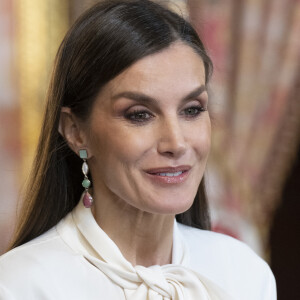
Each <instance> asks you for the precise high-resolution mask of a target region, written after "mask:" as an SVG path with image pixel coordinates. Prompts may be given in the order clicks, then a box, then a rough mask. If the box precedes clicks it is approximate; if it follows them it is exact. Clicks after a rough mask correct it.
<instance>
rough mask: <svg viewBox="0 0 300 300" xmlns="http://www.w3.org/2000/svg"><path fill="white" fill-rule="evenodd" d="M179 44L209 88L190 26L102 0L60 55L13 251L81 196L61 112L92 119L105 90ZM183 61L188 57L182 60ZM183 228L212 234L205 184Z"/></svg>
mask: <svg viewBox="0 0 300 300" xmlns="http://www.w3.org/2000/svg"><path fill="white" fill-rule="evenodd" d="M176 41H181V42H183V43H185V44H186V45H189V46H190V47H192V48H193V49H194V51H195V52H196V53H198V54H199V55H200V57H201V58H202V60H203V63H204V66H205V76H206V77H205V78H206V83H207V81H208V79H209V77H210V74H211V71H212V62H211V60H210V58H209V57H208V55H207V53H206V51H205V49H204V46H203V43H202V42H201V40H200V39H199V37H198V35H197V33H196V32H195V30H194V29H193V28H192V26H191V25H190V24H189V23H188V22H187V21H186V20H184V19H183V18H182V17H181V16H179V15H177V14H175V13H173V12H171V11H170V10H168V9H167V8H166V7H164V6H162V5H159V4H157V3H154V2H152V1H150V0H104V1H101V2H100V3H99V4H97V5H95V6H93V7H92V8H91V9H89V10H88V11H86V12H85V13H84V14H83V15H82V16H81V17H80V18H79V19H78V20H77V22H75V24H74V25H73V26H72V27H71V29H70V30H69V31H68V33H67V34H66V36H65V38H64V40H63V42H62V44H61V45H60V48H59V50H58V53H57V56H56V60H55V65H54V70H53V73H52V78H51V82H50V86H49V90H48V94H47V102H46V108H45V113H44V118H43V124H42V129H41V134H40V138H39V142H38V147H37V153H36V156H35V161H34V164H33V167H32V171H31V174H30V178H29V180H28V187H27V190H26V191H25V197H24V200H23V206H22V211H21V214H20V219H19V221H18V224H17V228H16V233H15V236H14V240H13V242H12V244H11V246H10V249H12V248H14V247H17V246H19V245H22V244H24V243H26V242H28V241H30V240H31V239H33V238H35V237H37V236H39V235H41V234H43V233H44V232H46V231H47V230H48V229H50V228H51V227H53V226H55V225H56V224H57V223H58V222H59V221H60V220H61V219H62V218H64V217H65V216H66V214H68V213H69V212H70V211H71V210H72V209H73V208H74V207H75V206H76V205H77V203H78V201H79V199H80V196H81V193H82V186H81V181H82V174H81V171H80V170H81V164H82V162H81V159H80V158H79V157H78V156H77V155H76V154H75V153H74V152H73V151H72V150H71V149H70V148H69V147H68V145H67V143H66V141H65V140H64V138H63V137H62V136H61V135H60V134H59V132H58V126H59V119H60V112H61V108H62V107H64V106H66V107H70V108H71V110H72V112H73V113H74V114H75V115H76V116H77V117H78V118H80V119H81V120H83V121H84V120H87V119H88V117H89V115H90V112H91V109H92V107H93V102H94V100H95V98H96V95H97V94H98V93H99V91H100V90H101V88H102V87H103V86H104V85H105V84H106V83H108V82H109V81H110V80H112V79H113V78H115V77H116V76H117V75H118V74H120V73H121V72H123V71H124V70H125V69H126V68H128V67H130V66H131V65H132V64H134V63H135V62H136V61H138V60H139V59H141V58H143V57H145V56H147V55H151V54H154V53H157V52H159V51H162V50H163V49H166V48H168V47H169V46H170V45H171V44H173V43H174V42H176ZM183 59H184V58H183ZM176 218H177V220H178V221H179V222H181V223H183V224H186V225H189V226H193V227H198V228H202V229H209V228H210V220H209V214H208V207H207V199H206V193H205V186H204V179H203V180H202V181H201V183H200V186H199V189H198V193H197V195H196V197H195V200H194V203H193V205H192V206H191V208H190V209H189V210H188V211H186V212H184V213H182V214H179V215H177V216H176Z"/></svg>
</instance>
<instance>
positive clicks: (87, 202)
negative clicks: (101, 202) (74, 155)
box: [79, 149, 93, 208]
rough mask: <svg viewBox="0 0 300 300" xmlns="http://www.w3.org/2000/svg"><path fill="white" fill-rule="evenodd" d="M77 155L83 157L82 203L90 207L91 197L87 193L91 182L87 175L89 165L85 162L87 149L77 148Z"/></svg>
mask: <svg viewBox="0 0 300 300" xmlns="http://www.w3.org/2000/svg"><path fill="white" fill-rule="evenodd" d="M79 156H80V158H82V159H83V164H82V173H83V175H84V179H83V181H82V186H83V187H84V188H85V192H84V196H83V199H82V200H83V205H84V206H85V207H86V208H90V207H91V206H92V205H93V197H92V196H91V195H90V193H89V187H90V186H91V182H90V180H89V179H88V177H87V174H88V172H89V166H88V164H87V162H86V160H87V151H86V150H85V149H82V150H79Z"/></svg>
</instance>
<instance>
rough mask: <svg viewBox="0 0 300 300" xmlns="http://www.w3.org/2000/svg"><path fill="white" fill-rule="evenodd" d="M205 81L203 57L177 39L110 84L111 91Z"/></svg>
mask: <svg viewBox="0 0 300 300" xmlns="http://www.w3.org/2000/svg"><path fill="white" fill-rule="evenodd" d="M203 84H205V68H204V64H203V61H202V59H201V57H200V56H199V55H198V54H197V53H196V52H195V51H194V50H193V49H192V48H191V47H190V46H187V45H185V44H182V43H176V44H173V45H172V46H170V47H168V48H166V49H164V50H163V51H161V52H158V53H155V54H153V55H149V56H146V57H144V58H142V59H140V60H139V61H137V62H136V63H134V64H133V65H132V66H130V67H129V68H128V69H126V70H125V71H123V72H122V73H121V74H119V75H118V76H117V77H115V78H114V79H113V80H111V81H110V82H109V84H108V88H109V90H110V93H111V95H112V96H113V95H114V94H117V93H120V92H123V91H124V89H125V90H126V89H130V90H131V89H134V90H136V91H143V92H145V93H147V92H149V93H150V92H151V93H155V91H157V92H158V93H161V92H162V91H170V89H171V90H182V92H183V93H185V92H186V91H184V90H185V89H188V90H189V89H194V88H196V87H197V86H201V85H203Z"/></svg>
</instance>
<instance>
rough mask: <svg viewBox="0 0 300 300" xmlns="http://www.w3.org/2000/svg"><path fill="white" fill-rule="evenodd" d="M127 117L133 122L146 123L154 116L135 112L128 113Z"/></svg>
mask: <svg viewBox="0 0 300 300" xmlns="http://www.w3.org/2000/svg"><path fill="white" fill-rule="evenodd" d="M125 117H126V119H128V120H130V121H133V122H145V121H148V120H149V119H151V118H152V117H153V116H152V115H151V114H150V113H149V112H147V111H133V112H129V113H127V114H126V115H125Z"/></svg>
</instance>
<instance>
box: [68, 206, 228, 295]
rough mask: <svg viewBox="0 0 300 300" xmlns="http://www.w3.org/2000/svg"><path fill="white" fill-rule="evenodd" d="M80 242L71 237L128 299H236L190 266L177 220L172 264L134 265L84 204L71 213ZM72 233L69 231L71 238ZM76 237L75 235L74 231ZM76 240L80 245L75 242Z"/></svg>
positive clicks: (81, 251)
mask: <svg viewBox="0 0 300 300" xmlns="http://www.w3.org/2000/svg"><path fill="white" fill-rule="evenodd" d="M71 216H72V217H71V218H72V220H70V219H69V222H71V221H73V226H74V225H75V227H76V231H77V232H76V236H77V239H74V238H69V239H68V238H67V239H68V240H69V241H70V242H71V241H72V242H71V243H72V245H70V246H71V247H73V248H76V249H75V250H76V251H77V252H79V253H80V254H81V255H83V256H84V258H85V259H86V260H87V261H88V262H90V263H91V264H92V265H94V266H95V267H96V268H97V269H99V270H100V271H101V272H103V273H104V274H105V275H106V276H107V277H108V278H110V280H111V281H113V282H114V283H115V284H117V285H118V286H120V287H121V288H123V289H124V295H125V299H128V300H139V299H141V300H142V299H149V300H158V299H174V300H187V299H191V300H193V299H197V300H220V299H222V300H233V298H232V297H230V296H229V295H228V294H227V293H226V292H225V291H224V290H223V289H222V288H220V287H219V286H218V285H216V284H215V283H214V282H212V281H211V280H210V279H208V278H206V277H205V276H203V275H201V274H199V273H197V272H195V271H194V270H192V269H191V268H189V267H188V264H187V262H188V260H189V255H188V250H187V246H186V245H185V243H184V240H183V239H182V237H181V236H180V232H179V230H178V229H177V223H176V220H175V221H174V222H175V223H174V233H173V255H172V264H168V265H163V266H158V265H155V266H150V267H144V266H139V265H138V266H133V265H132V264H131V263H130V262H129V261H127V260H126V259H125V257H124V256H123V255H122V253H121V251H120V249H119V248H118V247H117V245H116V244H115V243H114V242H113V241H112V240H111V239H110V238H109V236H108V235H107V234H106V233H105V232H104V231H103V230H102V229H101V228H100V226H99V225H98V224H97V222H96V220H95V219H94V217H93V215H92V212H91V210H90V209H88V208H85V207H84V206H83V204H82V201H80V202H79V204H78V205H77V207H76V208H75V209H74V210H73V211H72V213H71ZM71 232H72V231H69V232H68V234H69V235H70V234H71ZM73 234H75V233H74V232H73ZM74 240H76V242H74Z"/></svg>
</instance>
